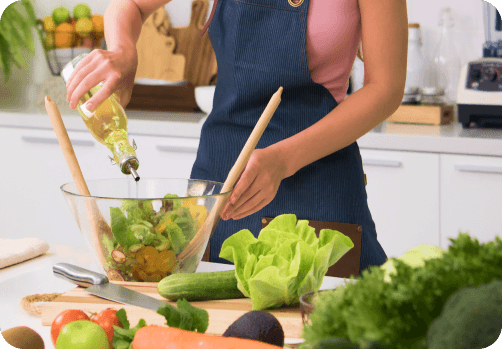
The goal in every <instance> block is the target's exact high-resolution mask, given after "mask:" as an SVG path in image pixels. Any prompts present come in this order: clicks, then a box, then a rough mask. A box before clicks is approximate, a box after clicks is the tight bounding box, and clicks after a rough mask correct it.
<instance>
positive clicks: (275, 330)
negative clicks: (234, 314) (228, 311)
mask: <svg viewBox="0 0 502 349" xmlns="http://www.w3.org/2000/svg"><path fill="white" fill-rule="evenodd" d="M223 337H236V338H245V339H253V340H256V341H260V342H264V343H268V344H272V345H277V346H278V347H281V348H282V347H283V346H284V330H283V329H282V326H281V323H280V322H279V320H277V318H276V317H275V316H274V315H272V314H270V313H267V312H265V311H259V310H254V311H250V312H247V313H246V314H244V315H242V316H241V317H240V318H238V319H237V320H235V321H234V323H233V324H231V325H230V326H229V327H228V328H227V330H226V331H225V333H223Z"/></svg>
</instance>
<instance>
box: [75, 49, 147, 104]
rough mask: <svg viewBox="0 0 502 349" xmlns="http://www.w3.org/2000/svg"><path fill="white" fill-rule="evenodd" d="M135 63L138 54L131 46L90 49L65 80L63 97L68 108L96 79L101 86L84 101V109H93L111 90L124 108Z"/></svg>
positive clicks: (132, 78)
mask: <svg viewBox="0 0 502 349" xmlns="http://www.w3.org/2000/svg"><path fill="white" fill-rule="evenodd" d="M137 66H138V54H137V52H136V50H135V49H134V50H128V51H127V52H124V51H105V50H94V51H92V52H91V53H90V54H89V55H88V56H87V57H85V58H84V59H83V60H82V62H80V64H79V65H78V66H77V67H76V68H75V70H74V71H73V73H72V74H71V75H70V77H69V79H68V81H67V83H66V87H67V95H66V100H67V101H68V103H69V104H70V108H72V109H75V108H76V107H77V103H78V101H79V100H80V99H81V98H82V96H84V94H85V93H86V92H87V91H89V90H90V89H91V88H92V87H94V86H96V85H98V84H99V83H100V82H103V86H102V87H101V88H100V89H99V91H98V92H97V93H96V94H95V95H93V96H92V98H90V99H89V100H88V101H87V104H86V108H87V109H88V110H92V109H94V108H96V107H97V106H98V105H100V104H101V103H102V102H103V101H105V100H106V99H107V98H108V97H110V96H111V94H112V93H113V92H118V95H119V96H120V104H121V105H122V107H125V106H126V105H127V103H129V101H130V99H131V94H132V88H133V86H134V77H135V75H136V69H137Z"/></svg>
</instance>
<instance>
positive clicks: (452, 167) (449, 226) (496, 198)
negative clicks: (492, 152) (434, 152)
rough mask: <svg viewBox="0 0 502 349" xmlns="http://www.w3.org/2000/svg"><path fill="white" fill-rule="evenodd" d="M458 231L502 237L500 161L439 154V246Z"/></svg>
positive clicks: (480, 236)
mask: <svg viewBox="0 0 502 349" xmlns="http://www.w3.org/2000/svg"><path fill="white" fill-rule="evenodd" d="M459 231H462V232H466V233H469V234H470V235H471V236H473V237H476V238H478V239H479V241H480V242H487V241H491V240H493V239H495V236H497V235H498V236H500V237H502V158H497V157H489V156H472V155H447V154H442V155H441V247H443V248H446V247H447V246H448V245H450V244H451V243H450V241H449V240H448V238H456V237H458V233H459Z"/></svg>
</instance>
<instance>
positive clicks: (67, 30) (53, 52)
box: [38, 15, 106, 76]
mask: <svg viewBox="0 0 502 349" xmlns="http://www.w3.org/2000/svg"><path fill="white" fill-rule="evenodd" d="M48 17H49V16H47V17H46V18H44V19H43V20H40V19H39V20H38V29H39V33H40V34H41V39H42V46H43V48H44V53H45V57H46V59H47V64H48V65H49V69H50V70H51V73H52V75H54V76H60V75H61V70H62V69H63V67H64V66H65V65H66V64H67V63H68V62H70V61H71V60H72V59H73V58H75V57H77V56H78V55H80V54H82V53H89V52H91V51H92V50H94V49H106V43H105V40H104V26H103V19H102V18H103V17H102V16H101V15H93V16H92V20H91V19H88V21H81V20H79V21H75V19H74V18H70V20H69V21H68V22H65V23H61V24H59V25H57V26H56V25H54V23H51V22H50V20H48Z"/></svg>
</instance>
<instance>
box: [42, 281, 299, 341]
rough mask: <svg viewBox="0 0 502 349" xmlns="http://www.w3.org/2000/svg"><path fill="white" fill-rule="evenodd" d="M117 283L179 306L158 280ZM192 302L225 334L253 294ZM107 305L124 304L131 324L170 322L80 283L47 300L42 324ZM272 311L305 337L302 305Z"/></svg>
mask: <svg viewBox="0 0 502 349" xmlns="http://www.w3.org/2000/svg"><path fill="white" fill-rule="evenodd" d="M113 283H116V284H119V285H122V286H124V287H127V288H129V289H131V290H134V291H137V292H141V293H143V294H145V295H148V296H150V297H153V298H156V299H159V300H163V301H166V302H167V303H169V304H171V305H174V306H176V303H175V302H170V301H167V300H166V299H164V298H162V297H161V296H160V295H159V294H158V291H157V283H154V282H144V283H141V284H138V283H134V282H119V281H114V282H113ZM190 304H192V305H193V306H195V307H198V308H203V309H206V310H207V312H208V313H209V327H208V329H207V333H208V334H213V335H222V334H223V333H224V332H225V330H226V329H227V328H228V327H229V326H230V325H231V324H232V323H233V322H234V321H235V320H237V319H238V318H239V317H240V316H241V315H243V314H245V313H246V312H248V311H251V299H249V298H241V299H228V300H214V301H198V302H195V301H194V302H190ZM106 308H113V309H116V310H119V309H120V308H124V309H125V311H126V313H127V317H128V319H129V322H130V323H131V327H133V326H136V324H137V323H138V321H139V320H140V319H144V320H145V321H146V323H147V325H159V326H165V324H166V319H165V318H164V317H163V316H162V315H159V314H157V313H156V312H154V311H153V310H150V309H145V308H140V307H136V306H132V305H126V304H120V303H116V302H112V301H108V300H106V299H102V298H99V297H96V296H93V295H91V294H90V293H87V292H86V291H85V288H82V287H76V288H75V289H73V290H70V291H69V292H66V293H63V294H62V295H60V296H59V297H57V298H56V299H55V300H53V301H52V302H49V303H46V304H45V305H44V306H43V307H42V325H43V326H50V325H51V324H52V321H53V320H54V319H55V318H56V316H57V315H58V314H59V313H61V312H62V311H64V310H67V309H80V310H83V311H84V312H86V313H87V314H89V313H90V312H100V311H101V310H104V309H106ZM268 312H269V313H271V314H273V315H274V316H275V317H276V318H277V319H278V320H279V322H280V323H281V325H282V328H283V329H284V336H285V337H286V338H301V334H302V318H301V313H300V309H299V307H290V308H280V309H274V310H271V311H268Z"/></svg>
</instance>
